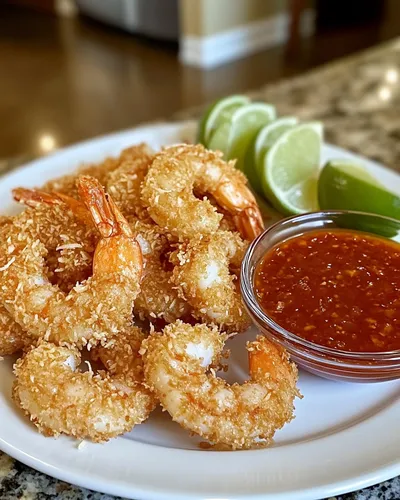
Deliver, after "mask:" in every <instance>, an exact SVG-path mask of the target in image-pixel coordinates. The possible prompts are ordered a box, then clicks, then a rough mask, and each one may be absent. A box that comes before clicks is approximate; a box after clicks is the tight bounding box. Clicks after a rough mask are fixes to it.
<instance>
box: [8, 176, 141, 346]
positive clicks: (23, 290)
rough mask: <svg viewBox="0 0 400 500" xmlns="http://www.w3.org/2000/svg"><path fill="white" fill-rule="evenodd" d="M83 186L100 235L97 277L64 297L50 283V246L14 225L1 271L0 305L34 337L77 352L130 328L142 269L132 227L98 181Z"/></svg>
mask: <svg viewBox="0 0 400 500" xmlns="http://www.w3.org/2000/svg"><path fill="white" fill-rule="evenodd" d="M79 187H80V191H81V195H82V199H83V201H84V203H85V204H86V206H87V207H88V209H89V211H90V213H91V214H92V218H93V223H94V225H95V227H96V228H98V230H99V232H100V235H101V238H100V241H99V242H98V244H97V247H96V250H95V254H94V259H93V275H92V276H91V277H90V278H88V279H87V280H86V281H84V282H82V283H80V284H78V285H77V286H75V287H74V288H73V289H72V290H71V291H70V293H69V294H65V293H64V292H62V291H61V290H60V289H59V288H58V287H56V286H53V285H52V284H51V283H50V282H49V280H48V276H47V274H46V266H45V257H46V255H47V249H46V246H45V245H44V244H43V243H42V242H41V241H40V240H37V239H28V240H25V241H23V240H22V241H21V240H20V236H21V228H20V227H17V226H15V224H14V226H15V228H14V231H11V233H10V234H9V236H8V239H7V241H6V242H5V243H4V244H5V245H6V247H7V250H6V252H5V263H4V265H3V264H2V266H1V267H0V269H1V272H0V283H1V287H0V300H2V301H3V303H4V305H5V307H6V308H7V310H8V311H9V312H10V313H11V315H12V317H13V318H14V319H15V320H16V321H17V322H18V323H19V324H20V325H21V326H22V327H23V328H24V329H25V330H27V331H29V332H30V333H31V334H32V335H33V336H35V337H36V338H42V337H44V338H45V339H46V340H49V341H51V342H54V343H56V344H76V345H77V346H78V347H80V346H82V345H85V344H87V343H89V344H90V346H91V345H95V344H96V343H98V342H103V341H105V340H106V339H108V338H109V337H113V336H115V335H117V334H118V332H120V331H121V330H123V329H124V328H126V327H127V326H129V325H130V323H131V313H132V305H133V301H134V299H135V298H136V296H137V294H138V293H139V290H140V279H141V274H142V265H143V263H142V253H141V250H140V246H139V244H138V243H137V241H136V239H135V238H134V237H133V235H132V232H131V230H130V228H129V225H128V224H127V222H126V221H125V220H124V218H123V216H122V215H121V214H120V212H119V211H118V209H117V208H116V207H115V205H114V204H113V202H112V200H111V199H107V197H106V195H105V193H104V191H103V189H102V187H101V186H100V184H99V183H98V181H96V180H95V179H93V178H89V177H83V178H82V179H81V180H80V181H79ZM22 234H23V233H22Z"/></svg>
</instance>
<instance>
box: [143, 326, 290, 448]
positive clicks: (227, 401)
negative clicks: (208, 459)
mask: <svg viewBox="0 0 400 500" xmlns="http://www.w3.org/2000/svg"><path fill="white" fill-rule="evenodd" d="M225 340H226V337H225V336H224V335H221V334H220V332H219V331H218V329H217V328H210V327H207V326H206V325H200V324H198V325H195V326H189V325H187V324H184V323H182V322H180V321H177V322H176V323H174V324H171V325H168V326H167V327H166V328H165V329H164V331H163V334H162V335H161V336H160V335H159V334H151V335H150V337H149V338H148V339H146V340H145V341H144V342H143V344H142V349H143V351H144V366H145V378H146V381H147V384H148V385H149V387H150V388H151V389H152V390H153V391H154V392H155V394H156V395H157V396H158V398H159V399H160V402H161V405H162V406H163V408H164V409H165V410H167V411H168V412H169V414H170V415H171V416H172V418H173V420H175V421H176V422H178V423H179V424H180V425H181V426H182V427H184V428H186V429H188V430H190V431H191V432H194V433H196V434H199V435H200V436H202V437H204V438H205V439H207V440H208V441H210V442H211V443H213V444H218V445H223V446H227V447H229V448H232V449H239V448H251V447H252V446H255V445H257V446H259V445H260V443H259V441H260V440H261V442H262V443H263V444H264V445H268V444H270V443H271V441H272V438H273V436H274V434H275V431H276V430H278V429H280V428H281V427H283V425H284V424H285V423H287V422H290V420H292V418H293V411H294V405H293V401H294V398H295V397H296V396H299V392H298V390H297V388H296V382H297V376H298V374H297V369H296V367H295V365H294V364H293V363H291V362H290V361H289V357H288V354H287V353H286V352H285V351H283V350H282V349H281V348H279V347H277V346H276V345H274V344H272V343H271V342H269V341H268V340H267V339H266V338H265V337H257V339H256V340H255V341H254V342H249V343H248V344H247V350H248V352H249V362H250V380H249V381H247V382H245V383H244V384H242V385H239V384H233V385H229V384H228V383H227V382H226V381H225V380H223V379H221V378H218V377H217V376H216V375H215V373H214V371H213V370H210V371H209V372H207V368H208V367H209V366H210V365H211V364H212V363H215V362H216V361H218V359H219V357H220V355H221V352H222V349H223V345H224V341H225Z"/></svg>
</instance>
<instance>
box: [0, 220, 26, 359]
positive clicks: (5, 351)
mask: <svg viewBox="0 0 400 500" xmlns="http://www.w3.org/2000/svg"><path fill="white" fill-rule="evenodd" d="M11 226H12V217H3V216H0V240H4V239H5V238H6V237H7V236H6V235H7V231H8V229H9V228H10V227H11ZM3 251H4V250H3ZM31 341H32V340H31V338H30V337H29V336H28V335H27V333H26V332H25V331H24V329H23V328H22V327H21V326H20V325H19V324H18V323H17V322H16V321H15V320H14V319H13V318H12V317H11V316H10V313H9V312H8V311H7V309H6V308H5V307H4V306H3V305H2V304H0V356H8V355H9V354H14V353H16V352H18V351H20V350H21V349H23V348H24V347H25V346H26V345H29V344H30V343H31Z"/></svg>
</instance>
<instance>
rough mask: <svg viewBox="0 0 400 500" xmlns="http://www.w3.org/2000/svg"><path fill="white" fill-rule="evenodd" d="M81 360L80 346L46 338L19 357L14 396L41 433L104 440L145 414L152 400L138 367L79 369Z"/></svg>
mask: <svg viewBox="0 0 400 500" xmlns="http://www.w3.org/2000/svg"><path fill="white" fill-rule="evenodd" d="M130 354H131V355H132V356H134V357H137V356H139V355H138V352H137V350H135V351H133V350H131V351H130ZM80 361H81V359H80V354H79V351H78V350H76V349H74V348H67V347H57V346H55V345H54V344H50V343H47V342H42V343H40V344H39V345H38V347H35V348H32V350H30V351H29V352H28V353H27V354H26V356H25V357H24V358H22V359H20V360H18V361H17V363H16V365H15V367H14V373H15V375H16V381H15V383H14V387H13V398H14V400H15V402H16V403H17V405H18V406H19V407H20V408H21V409H22V410H23V411H24V412H25V414H26V415H27V416H28V417H29V418H30V420H31V421H32V422H33V423H34V424H35V425H36V427H37V428H38V429H39V431H40V432H41V433H42V434H44V435H46V436H58V435H60V434H67V435H68V436H73V437H75V438H77V439H80V440H82V439H90V440H92V441H94V442H104V441H108V440H109V439H111V438H114V437H116V436H118V435H121V434H123V433H125V432H129V431H130V430H132V428H133V427H134V426H135V425H137V424H140V423H141V422H143V421H144V420H146V419H147V418H148V416H149V414H150V412H151V411H152V410H153V409H154V407H155V399H154V396H153V395H152V394H151V393H150V391H149V390H148V389H146V388H145V387H144V386H143V385H142V383H141V380H142V379H141V378H140V377H139V376H138V373H137V372H133V373H132V374H131V373H129V372H126V371H122V372H121V373H120V372H119V370H118V367H117V368H116V369H115V370H114V372H113V373H112V374H110V373H107V372H99V373H97V374H93V372H92V371H91V370H89V371H87V372H85V373H82V372H80V371H79V370H78V369H77V368H76V367H78V366H79V364H80ZM132 362H133V361H129V363H132ZM136 376H138V377H137V378H135V377H136Z"/></svg>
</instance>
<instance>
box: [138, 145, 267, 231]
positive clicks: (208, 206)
mask: <svg viewBox="0 0 400 500" xmlns="http://www.w3.org/2000/svg"><path fill="white" fill-rule="evenodd" d="M246 182H247V180H246V177H245V176H244V175H243V174H242V173H241V172H239V171H238V170H237V169H235V167H234V162H225V161H223V160H222V153H220V152H214V151H208V150H206V149H205V148H204V147H203V146H201V145H196V146H193V145H178V146H173V147H169V148H166V149H164V150H163V151H162V152H161V153H159V154H158V155H156V156H155V158H154V160H153V163H152V164H151V166H150V168H149V171H148V174H147V176H146V178H145V180H144V182H143V186H142V202H143V203H144V204H145V205H147V206H148V212H149V214H150V216H151V217H152V218H153V220H154V221H155V222H156V223H157V224H159V225H160V226H161V227H163V228H166V229H168V230H169V231H170V232H171V233H172V234H174V235H175V236H178V237H179V238H180V239H181V240H184V239H186V238H191V237H193V236H196V235H199V234H212V233H214V232H215V231H216V230H217V229H219V228H220V224H221V220H222V214H221V213H218V211H217V208H216V207H215V206H214V205H213V203H212V201H215V202H216V204H217V205H218V206H219V207H220V208H221V209H222V211H226V212H228V213H229V214H230V215H231V216H232V217H233V221H234V223H235V225H236V229H237V230H238V231H239V232H240V233H241V236H242V237H243V238H244V239H248V240H252V239H253V238H254V237H255V236H258V234H260V232H261V231H262V230H263V227H264V226H263V220H262V217H261V213H260V210H259V208H258V205H257V202H256V200H255V198H254V196H253V195H252V193H251V191H250V190H249V189H248V187H247V186H246ZM207 195H209V196H210V199H207V198H206V197H205V196H207ZM198 196H199V197H200V199H199V197H198Z"/></svg>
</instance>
